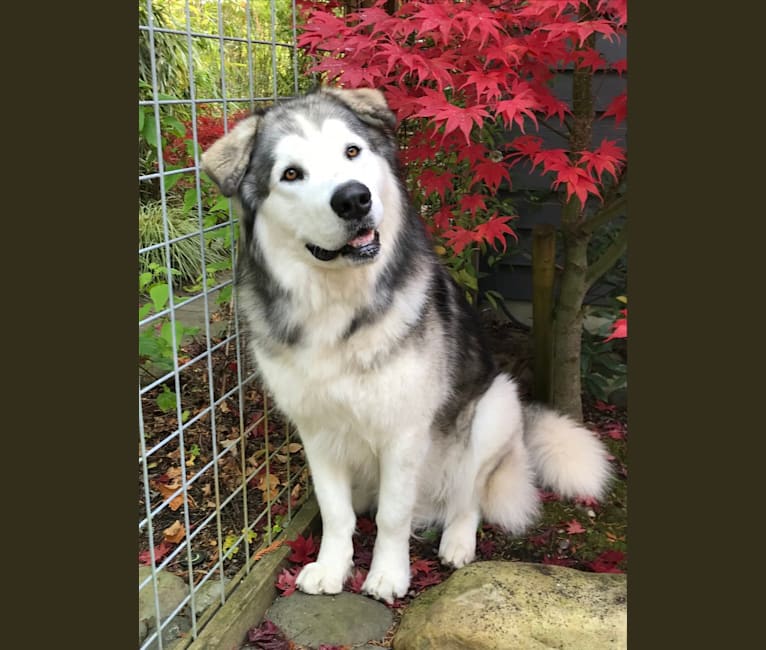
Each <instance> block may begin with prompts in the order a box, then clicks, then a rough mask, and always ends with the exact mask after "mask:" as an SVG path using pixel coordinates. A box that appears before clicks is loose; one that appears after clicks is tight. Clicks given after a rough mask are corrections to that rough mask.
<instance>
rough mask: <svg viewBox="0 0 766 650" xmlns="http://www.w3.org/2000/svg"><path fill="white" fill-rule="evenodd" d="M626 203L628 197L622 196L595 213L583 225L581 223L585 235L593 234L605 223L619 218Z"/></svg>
mask: <svg viewBox="0 0 766 650" xmlns="http://www.w3.org/2000/svg"><path fill="white" fill-rule="evenodd" d="M627 202H628V197H627V196H626V195H624V194H623V195H622V196H621V197H619V198H618V199H615V201H614V202H613V203H611V204H610V205H606V206H604V207H603V208H601V209H600V210H599V211H598V212H596V214H594V215H593V216H592V217H590V218H589V219H587V220H586V221H585V223H583V225H582V229H583V231H584V232H587V233H593V232H595V231H596V230H597V229H598V228H600V227H601V226H603V225H604V224H605V223H606V222H607V221H610V220H611V219H614V218H615V217H619V216H620V215H621V214H622V209H623V208H624V207H625V205H626V204H627Z"/></svg>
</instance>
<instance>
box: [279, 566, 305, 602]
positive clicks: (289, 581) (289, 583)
mask: <svg viewBox="0 0 766 650" xmlns="http://www.w3.org/2000/svg"><path fill="white" fill-rule="evenodd" d="M300 570H301V567H292V568H291V569H282V571H281V572H280V573H279V575H278V576H277V581H276V583H275V586H276V588H277V589H279V591H281V592H282V595H283V596H290V595H291V594H292V593H293V592H294V591H295V589H296V587H295V580H296V578H297V577H298V572H299V571H300Z"/></svg>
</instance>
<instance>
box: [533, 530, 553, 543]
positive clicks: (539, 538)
mask: <svg viewBox="0 0 766 650" xmlns="http://www.w3.org/2000/svg"><path fill="white" fill-rule="evenodd" d="M552 534H553V528H548V530H545V531H543V532H542V533H540V534H539V535H530V536H529V537H528V538H527V539H528V541H529V542H530V544H534V545H535V546H545V545H546V544H547V543H548V542H549V541H550V539H551V535H552Z"/></svg>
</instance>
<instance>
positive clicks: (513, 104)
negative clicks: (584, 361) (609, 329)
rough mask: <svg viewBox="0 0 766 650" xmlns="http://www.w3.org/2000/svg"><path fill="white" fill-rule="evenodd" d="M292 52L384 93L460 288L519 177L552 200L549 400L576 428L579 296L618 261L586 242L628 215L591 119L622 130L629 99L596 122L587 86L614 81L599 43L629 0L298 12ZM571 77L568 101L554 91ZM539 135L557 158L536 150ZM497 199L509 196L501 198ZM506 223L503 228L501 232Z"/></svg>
mask: <svg viewBox="0 0 766 650" xmlns="http://www.w3.org/2000/svg"><path fill="white" fill-rule="evenodd" d="M301 7H302V9H303V23H302V26H301V31H300V35H299V37H298V43H299V45H300V46H301V47H302V48H304V49H305V50H306V51H307V52H308V53H309V54H310V55H313V56H314V57H315V58H314V61H315V63H314V65H313V68H312V70H313V72H316V73H320V74H322V75H323V76H324V77H325V79H326V80H327V81H330V82H334V83H338V84H341V85H343V86H346V87H350V88H354V87H361V86H372V87H377V88H380V89H382V90H383V91H384V92H385V94H386V97H387V99H388V102H389V104H390V106H391V108H392V109H393V110H394V111H395V112H396V114H397V117H398V118H399V120H400V124H401V126H400V137H401V139H402V140H403V142H404V143H405V144H406V146H405V148H404V150H403V152H402V159H403V162H405V163H406V164H407V167H408V169H409V170H410V172H411V173H410V175H409V179H410V180H409V182H410V190H411V191H412V192H413V194H414V196H415V197H416V200H417V202H418V204H419V207H420V209H421V212H422V214H423V216H424V218H425V219H426V222H427V224H428V225H429V228H430V230H431V232H432V234H433V235H434V237H435V240H436V242H435V243H436V246H437V250H439V251H440V252H442V253H443V254H445V253H450V254H449V255H448V256H447V261H448V263H449V265H450V267H451V270H452V272H453V275H454V276H455V277H456V279H457V280H458V281H459V282H462V283H463V284H464V285H465V286H467V287H468V288H471V289H475V288H476V284H475V282H476V280H475V278H476V271H475V267H474V256H473V253H474V252H475V251H477V250H479V249H481V250H484V251H486V250H487V247H488V246H493V247H499V248H501V249H505V246H506V241H507V240H506V237H507V236H511V237H515V233H514V232H513V229H512V226H511V223H512V219H513V216H514V215H513V208H512V206H511V205H510V203H509V202H508V200H507V199H503V198H502V197H503V195H502V194H499V193H498V189H499V188H500V187H501V185H503V184H504V185H505V187H506V188H510V186H511V182H512V177H513V173H514V168H515V167H517V166H519V167H521V166H523V165H526V167H527V169H529V168H531V169H532V170H533V173H537V174H540V175H541V176H542V177H543V178H545V179H546V180H547V182H548V183H549V185H550V187H551V189H552V190H554V191H558V192H559V194H560V196H561V206H562V207H561V225H560V240H561V245H562V246H563V251H564V258H565V264H564V268H563V272H562V274H561V278H560V293H559V298H558V301H557V304H556V309H555V325H554V355H553V356H554V369H553V375H554V376H553V389H552V401H553V403H554V405H555V406H557V407H558V408H560V409H562V410H564V411H565V412H568V413H570V414H571V415H573V416H574V417H576V418H578V419H581V415H582V406H581V397H580V395H581V384H580V337H581V331H582V305H583V300H584V297H585V294H586V292H587V290H588V288H589V287H590V286H591V285H592V284H593V283H594V282H595V281H596V280H597V279H598V278H599V277H600V276H601V275H603V274H604V273H605V272H606V271H608V270H609V269H610V268H611V267H612V266H613V265H614V263H615V262H616V261H617V260H618V259H619V257H620V256H621V255H622V253H623V252H624V250H625V246H626V242H627V234H626V233H627V231H626V229H625V226H623V227H622V230H621V231H620V233H619V235H618V236H617V237H616V238H615V239H614V241H613V243H612V244H611V245H610V246H609V247H607V248H606V250H605V251H604V252H603V253H602V254H601V256H600V257H599V258H598V259H588V254H587V251H588V243H589V241H590V239H591V238H592V236H593V235H594V233H596V232H597V231H598V229H599V228H601V227H603V226H605V225H606V224H608V223H609V222H611V221H612V220H614V219H615V218H618V217H623V216H624V207H625V202H626V198H625V187H626V182H627V175H626V170H627V165H626V152H625V150H624V148H623V147H621V146H620V145H619V144H618V139H617V138H616V137H615V138H603V139H602V140H601V141H600V142H593V137H592V130H593V124H594V121H595V120H596V119H600V118H601V117H612V118H614V119H613V123H614V124H619V123H620V122H621V121H622V120H624V119H625V116H626V112H627V107H626V97H627V94H626V93H622V94H620V95H619V96H618V97H617V98H616V99H614V101H612V102H611V104H610V105H609V106H608V107H607V109H606V111H604V112H603V114H602V115H601V116H598V115H597V113H596V111H595V108H594V101H593V94H594V84H593V78H594V73H598V72H600V71H604V70H613V71H616V72H617V73H618V74H620V75H622V74H623V73H624V72H625V71H626V69H627V66H626V62H625V60H622V61H619V62H608V61H607V60H606V58H605V57H604V56H603V55H602V54H601V53H600V52H599V51H598V49H597V48H596V39H597V38H605V39H608V40H614V39H619V38H620V37H622V36H623V35H624V33H625V31H626V29H627V0H464V1H463V2H456V1H455V0H412V1H410V2H404V3H400V2H397V1H396V0H393V1H392V0H377V1H375V0H372V1H368V2H365V1H364V0H363V1H362V2H349V1H346V2H337V1H335V0H329V1H322V2H313V1H309V0H304V1H303V2H302V3H301ZM562 70H570V71H571V79H572V99H571V101H570V102H565V101H562V100H561V99H560V98H559V97H557V96H556V94H554V92H553V89H552V82H553V80H554V78H555V76H556V74H557V73H559V72H560V71H562ZM543 129H549V130H550V131H551V132H554V133H557V134H559V135H561V136H563V138H564V142H566V144H567V146H566V147H551V146H547V145H546V144H545V140H544V139H543V138H542V137H540V135H539V134H540V133H541V132H542V130H543ZM506 196H507V194H506ZM509 222H511V223H509Z"/></svg>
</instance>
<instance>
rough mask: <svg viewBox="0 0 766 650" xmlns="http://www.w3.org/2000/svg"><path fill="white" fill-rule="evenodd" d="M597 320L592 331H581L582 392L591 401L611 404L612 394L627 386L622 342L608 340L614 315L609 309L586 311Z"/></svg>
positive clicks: (624, 350) (597, 308) (626, 370)
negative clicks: (595, 400)
mask: <svg viewBox="0 0 766 650" xmlns="http://www.w3.org/2000/svg"><path fill="white" fill-rule="evenodd" d="M588 312H589V316H590V317H591V318H593V319H598V321H597V322H598V323H599V324H598V325H597V326H596V327H595V328H591V329H590V330H589V329H588V328H584V330H583V337H582V348H581V355H580V364H581V369H582V381H583V387H584V388H585V390H586V391H587V392H588V394H590V395H591V396H592V397H594V398H595V399H598V400H601V401H602V402H607V403H609V402H611V401H612V396H613V394H614V393H615V392H617V391H620V390H624V389H626V388H627V386H628V367H627V365H626V363H625V362H626V349H625V341H624V339H619V338H610V337H609V335H610V334H611V333H612V330H613V327H614V321H615V319H616V318H617V315H618V312H617V311H616V310H615V309H610V308H599V307H596V308H593V307H591V308H589V309H588Z"/></svg>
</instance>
